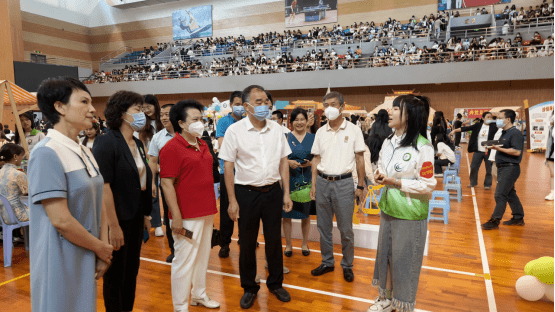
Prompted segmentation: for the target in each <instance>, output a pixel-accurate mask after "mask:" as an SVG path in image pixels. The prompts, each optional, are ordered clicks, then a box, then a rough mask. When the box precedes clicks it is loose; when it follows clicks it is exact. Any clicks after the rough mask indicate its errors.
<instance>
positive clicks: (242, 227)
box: [235, 185, 283, 293]
mask: <svg viewBox="0 0 555 312" xmlns="http://www.w3.org/2000/svg"><path fill="white" fill-rule="evenodd" d="M235 195H236V197H237V202H238V203H239V236H240V237H241V245H240V253H239V273H240V275H241V287H243V289H244V290H245V293H247V292H250V293H257V292H258V290H259V289H260V286H259V285H258V284H256V282H255V281H254V279H255V277H256V240H257V238H258V230H259V228H260V219H262V226H263V227H264V242H265V251H266V260H267V261H268V271H269V272H270V274H269V276H268V279H267V282H266V285H267V286H268V289H270V290H275V289H278V288H281V287H282V283H283V253H282V247H281V215H282V211H283V191H282V189H281V187H280V186H279V185H277V186H275V187H273V188H272V189H271V190H270V191H269V192H267V193H262V192H258V191H253V190H250V189H248V188H247V187H245V186H243V185H235Z"/></svg>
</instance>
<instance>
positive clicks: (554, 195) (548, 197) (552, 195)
mask: <svg viewBox="0 0 555 312" xmlns="http://www.w3.org/2000/svg"><path fill="white" fill-rule="evenodd" d="M554 197H555V194H553V191H551V193H549V195H547V196H545V200H553V199H554Z"/></svg>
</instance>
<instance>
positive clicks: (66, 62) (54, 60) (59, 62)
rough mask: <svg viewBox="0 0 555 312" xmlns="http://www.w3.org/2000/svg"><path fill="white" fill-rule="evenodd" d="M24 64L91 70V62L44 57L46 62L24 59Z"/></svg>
mask: <svg viewBox="0 0 555 312" xmlns="http://www.w3.org/2000/svg"><path fill="white" fill-rule="evenodd" d="M25 62H28V63H39V64H52V65H65V66H76V67H81V68H90V69H92V62H87V61H81V60H71V59H65V58H60V57H48V56H47V57H46V62H42V61H33V60H30V59H26V60H25Z"/></svg>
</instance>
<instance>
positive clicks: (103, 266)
mask: <svg viewBox="0 0 555 312" xmlns="http://www.w3.org/2000/svg"><path fill="white" fill-rule="evenodd" d="M110 264H111V263H107V262H104V261H102V260H101V259H100V258H98V257H97V258H96V268H95V271H96V272H95V274H94V278H95V279H96V280H99V279H101V278H102V276H104V273H106V271H108V268H109V267H110Z"/></svg>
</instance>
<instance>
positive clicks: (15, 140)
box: [14, 111, 36, 144]
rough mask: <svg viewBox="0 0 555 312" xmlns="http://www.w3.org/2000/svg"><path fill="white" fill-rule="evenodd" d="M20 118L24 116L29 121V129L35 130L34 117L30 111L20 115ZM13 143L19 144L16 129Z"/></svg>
mask: <svg viewBox="0 0 555 312" xmlns="http://www.w3.org/2000/svg"><path fill="white" fill-rule="evenodd" d="M21 116H25V117H27V119H29V120H31V129H35V127H36V125H35V117H34V115H33V112H31V111H29V112H25V113H23V114H21ZM23 131H25V130H23ZM23 135H25V134H23ZM14 143H15V144H21V137H20V136H19V129H18V127H15V135H14Z"/></svg>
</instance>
